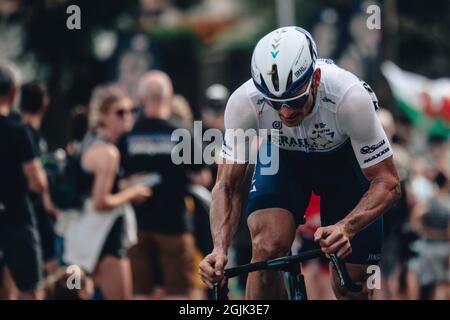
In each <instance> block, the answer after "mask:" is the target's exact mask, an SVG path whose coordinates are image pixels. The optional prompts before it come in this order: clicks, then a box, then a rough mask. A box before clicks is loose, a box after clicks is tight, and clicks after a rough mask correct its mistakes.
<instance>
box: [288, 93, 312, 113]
mask: <svg viewBox="0 0 450 320" xmlns="http://www.w3.org/2000/svg"><path fill="white" fill-rule="evenodd" d="M308 98H309V94H307V95H306V96H303V97H300V98H298V99H295V100H292V101H289V106H290V107H291V108H294V109H301V108H303V107H304V106H305V104H306V101H308Z"/></svg>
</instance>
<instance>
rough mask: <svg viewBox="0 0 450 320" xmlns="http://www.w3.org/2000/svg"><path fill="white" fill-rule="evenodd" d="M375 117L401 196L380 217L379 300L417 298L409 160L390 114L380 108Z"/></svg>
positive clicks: (414, 236)
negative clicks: (390, 154) (391, 155)
mask: <svg viewBox="0 0 450 320" xmlns="http://www.w3.org/2000/svg"><path fill="white" fill-rule="evenodd" d="M377 113H378V116H379V118H380V121H381V123H382V125H383V128H384V130H385V132H386V135H387V137H388V139H389V141H390V142H391V145H392V148H393V150H394V161H395V165H396V167H397V171H398V174H399V177H400V187H401V190H402V196H401V198H400V200H399V201H398V202H397V203H396V204H395V205H394V207H392V208H391V209H390V210H389V211H388V212H386V214H385V215H384V216H383V221H384V241H383V256H382V259H381V261H380V267H381V274H382V288H381V289H382V295H381V296H380V297H377V298H383V299H412V298H417V294H418V280H417V270H416V266H415V265H414V262H415V261H416V260H415V258H416V256H417V253H416V252H415V251H414V250H413V249H412V246H413V244H414V241H415V240H416V239H417V236H416V235H415V234H414V233H413V232H412V231H411V230H410V227H409V219H410V208H409V205H408V190H407V188H406V186H407V183H408V179H409V174H410V173H409V172H410V165H411V164H410V162H411V161H410V156H409V153H408V151H407V150H406V148H405V147H404V145H401V144H398V143H397V140H396V139H394V137H395V135H396V134H397V132H396V126H395V121H394V118H393V116H392V114H391V113H390V112H389V111H388V110H387V109H383V108H380V109H379V110H378V111H377Z"/></svg>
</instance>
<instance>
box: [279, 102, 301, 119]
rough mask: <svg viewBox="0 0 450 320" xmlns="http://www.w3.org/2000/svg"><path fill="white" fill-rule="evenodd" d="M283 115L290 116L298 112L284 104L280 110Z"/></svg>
mask: <svg viewBox="0 0 450 320" xmlns="http://www.w3.org/2000/svg"><path fill="white" fill-rule="evenodd" d="M279 112H280V113H281V115H282V116H283V117H286V118H289V117H291V116H292V115H294V114H296V113H297V112H296V110H294V109H292V108H290V107H289V106H287V105H283V106H282V107H281V109H280V111H279Z"/></svg>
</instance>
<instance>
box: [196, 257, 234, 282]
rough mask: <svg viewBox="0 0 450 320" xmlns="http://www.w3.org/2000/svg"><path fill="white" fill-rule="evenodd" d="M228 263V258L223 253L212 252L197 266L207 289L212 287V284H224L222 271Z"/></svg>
mask: <svg viewBox="0 0 450 320" xmlns="http://www.w3.org/2000/svg"><path fill="white" fill-rule="evenodd" d="M227 262H228V257H227V256H226V255H225V254H223V253H217V252H214V251H213V252H212V253H210V254H209V255H207V256H206V257H205V258H204V259H203V260H202V261H201V262H200V264H199V270H198V273H199V274H200V277H201V278H202V280H203V282H204V283H206V284H207V285H208V287H210V288H212V287H213V285H212V284H213V282H218V281H220V285H221V286H223V285H224V284H225V278H224V276H223V270H224V269H225V265H226V264H227Z"/></svg>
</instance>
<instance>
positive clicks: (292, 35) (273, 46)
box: [251, 26, 317, 99]
mask: <svg viewBox="0 0 450 320" xmlns="http://www.w3.org/2000/svg"><path fill="white" fill-rule="evenodd" d="M316 59H317V48H316V44H315V42H314V40H313V38H312V36H311V35H310V34H309V32H308V31H306V30H305V29H303V28H300V27H295V26H292V27H283V28H279V29H276V30H274V31H272V32H270V33H269V34H267V35H266V36H264V37H263V38H262V39H261V40H259V42H258V43H257V45H256V47H255V50H254V51H253V56H252V66H251V68H252V78H253V82H254V83H255V85H256V87H257V88H258V90H259V91H260V92H261V93H262V94H263V95H264V96H266V97H267V98H269V99H270V98H272V99H284V98H287V97H289V96H290V95H292V94H293V93H294V92H296V91H297V90H298V89H300V88H301V87H303V86H304V85H305V84H307V83H308V81H309V80H310V79H311V76H312V74H313V72H314V69H315V66H316Z"/></svg>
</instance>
